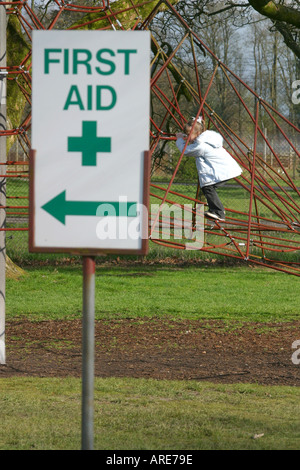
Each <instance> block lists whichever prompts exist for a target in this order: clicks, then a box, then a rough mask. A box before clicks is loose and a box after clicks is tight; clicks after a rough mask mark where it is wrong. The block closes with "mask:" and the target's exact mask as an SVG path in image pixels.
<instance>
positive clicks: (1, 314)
mask: <svg viewBox="0 0 300 470" xmlns="http://www.w3.org/2000/svg"><path fill="white" fill-rule="evenodd" d="M0 67H6V7H5V5H0ZM5 130H6V70H5V69H3V68H0V132H1V131H5ZM5 162H6V137H5V136H3V135H2V136H0V163H5ZM5 169H6V167H5V165H1V166H0V172H1V173H0V174H1V175H5V174H6V171H5ZM0 206H6V177H5V176H0ZM5 219H6V211H5V209H0V228H5V223H6V222H5ZM5 267H6V244H5V231H2V230H0V364H5V362H6V358H5Z"/></svg>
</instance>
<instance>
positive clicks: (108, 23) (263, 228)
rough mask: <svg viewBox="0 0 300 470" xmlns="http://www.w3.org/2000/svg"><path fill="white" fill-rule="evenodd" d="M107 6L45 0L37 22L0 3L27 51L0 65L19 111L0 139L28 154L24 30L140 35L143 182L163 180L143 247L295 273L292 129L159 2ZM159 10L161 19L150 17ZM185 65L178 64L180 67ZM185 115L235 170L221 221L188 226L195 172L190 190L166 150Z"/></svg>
mask: <svg viewBox="0 0 300 470" xmlns="http://www.w3.org/2000/svg"><path fill="white" fill-rule="evenodd" d="M114 3H115V2H111V3H110V2H109V1H100V2H98V4H97V5H93V6H87V5H83V4H82V5H76V4H72V3H67V2H65V1H64V0H60V1H58V0H54V1H53V2H52V4H51V5H52V7H51V8H52V9H51V15H50V19H49V15H47V21H46V20H45V17H46V16H44V17H43V15H42V14H41V11H39V14H38V13H37V12H36V11H35V10H33V9H32V8H31V6H30V5H31V3H30V2H29V1H27V0H23V1H20V2H19V1H16V2H0V5H3V4H4V5H6V8H7V14H8V15H15V16H16V17H17V19H18V21H19V24H20V25H21V30H22V34H23V36H24V38H25V39H24V40H25V41H26V43H27V46H28V48H27V51H26V54H25V55H24V57H22V60H21V62H20V63H19V64H14V65H10V66H8V67H6V68H5V69H4V68H3V67H2V69H1V68H0V73H1V72H2V73H3V72H4V73H5V74H6V77H7V80H8V81H14V82H15V83H16V84H17V86H18V87H19V90H20V92H21V93H22V94H23V96H24V97H25V99H26V101H27V103H28V109H29V110H28V113H27V115H26V116H25V117H24V118H23V120H22V122H21V123H20V125H19V126H18V127H16V128H12V129H9V130H6V131H0V135H6V136H17V137H18V139H20V140H21V141H22V146H23V147H24V151H25V153H26V154H27V155H28V153H29V149H30V121H31V114H30V99H31V47H30V41H31V32H32V30H33V29H53V28H62V25H63V27H64V29H99V30H106V29H111V30H127V29H131V30H141V29H150V31H151V33H152V45H151V48H152V56H151V64H150V66H151V83H150V87H151V110H152V113H151V116H150V148H151V152H152V171H153V178H152V179H153V180H155V177H158V175H159V177H160V179H161V173H160V171H161V169H162V168H163V167H164V168H165V169H167V171H164V175H165V176H166V175H168V181H167V182H161V183H154V182H153V183H152V184H151V202H152V206H151V216H150V227H149V233H150V238H151V240H152V241H153V242H154V243H157V244H160V245H164V246H167V247H171V248H176V249H181V250H185V249H196V250H200V251H202V252H208V253H213V254H219V255H222V256H226V257H231V258H235V259H238V260H243V261H246V262H251V263H255V264H259V265H263V266H267V267H269V268H273V269H276V270H280V271H283V272H286V273H290V274H294V275H297V276H300V260H299V248H300V198H299V196H300V190H299V187H297V183H296V178H295V168H297V165H298V163H299V157H300V154H299V150H298V149H299V135H300V134H299V133H300V130H299V129H298V128H297V126H296V125H295V124H293V123H292V122H290V121H289V120H288V119H287V117H286V116H285V115H284V112H282V111H281V112H280V111H278V110H276V109H275V108H274V107H273V106H271V105H270V104H269V103H268V102H267V101H265V100H264V99H263V98H262V97H261V96H258V94H257V93H256V92H255V90H253V89H251V88H250V87H249V86H248V85H247V83H245V82H244V81H243V80H242V79H241V78H239V77H238V76H237V74H235V73H234V72H233V71H232V70H230V68H229V67H228V66H227V65H226V64H225V63H223V62H222V61H221V60H220V59H219V58H218V57H217V56H216V55H215V54H214V52H213V51H212V50H211V49H210V48H209V47H208V46H207V45H206V44H205V42H204V41H203V40H202V38H201V37H199V35H198V34H196V33H195V32H194V31H193V30H192V29H191V28H190V27H189V25H188V24H187V23H186V22H185V20H184V19H183V18H182V17H181V16H180V14H179V13H178V11H177V10H176V8H175V7H173V6H172V5H171V4H170V3H169V2H168V1H167V0H166V1H161V2H158V3H156V5H155V6H153V2H149V1H144V2H142V1H140V2H137V1H136V0H135V1H133V0H129V1H128V2H126V7H124V2H123V3H122V5H123V6H122V8H120V9H119V10H117V9H116V6H115V5H117V4H119V2H116V3H115V5H114ZM162 5H163V6H164V12H163V13H160V12H159V8H161V7H162ZM71 14H72V15H74V16H72V18H71V17H70V15H71ZM76 15H77V16H76ZM71 19H72V21H71ZM168 24H169V25H170V24H171V25H172V28H168ZM162 30H164V39H163V42H162V39H161V37H162V34H161V31H162ZM174 31H176V34H174ZM187 63H188V66H186V65H184V64H187ZM208 64H210V65H209V67H208ZM220 80H221V81H222V83H223V84H224V86H226V89H227V91H228V93H230V96H231V97H232V103H235V104H234V106H238V107H239V122H236V123H234V122H229V121H230V120H229V121H228V120H226V119H225V118H224V113H223V112H222V111H223V110H222V107H220V103H219V101H218V96H217V92H218V87H217V84H218V83H220ZM225 114H226V113H225ZM191 115H194V116H202V117H203V119H204V122H205V126H206V128H207V129H214V130H216V131H217V132H219V133H220V134H221V135H222V137H223V139H224V143H225V146H226V148H227V150H228V151H229V152H230V154H231V155H232V157H233V158H234V159H235V160H236V161H237V162H238V163H239V165H240V166H241V167H242V168H243V173H242V175H241V176H240V177H239V178H237V179H236V180H235V181H233V183H234V184H233V185H232V187H230V191H227V193H226V190H225V189H224V190H223V191H225V192H224V193H223V192H222V197H224V198H225V200H224V202H225V204H224V205H226V207H225V209H226V222H225V223H224V222H222V223H220V222H210V221H209V220H207V219H203V218H201V217H200V219H199V218H198V220H197V217H198V215H199V214H200V213H201V211H200V212H199V209H200V208H203V207H204V206H205V205H206V201H205V199H204V198H203V196H202V194H201V190H200V188H199V185H198V184H197V173H196V171H195V172H194V174H193V176H192V179H193V184H190V185H187V184H186V183H184V184H183V182H182V181H181V182H180V178H179V176H180V173H181V169H182V168H183V167H184V166H185V165H186V157H184V155H183V154H181V155H179V153H178V151H177V150H176V147H175V144H174V140H175V133H176V132H178V131H179V130H181V129H183V127H184V124H185V123H186V122H187V120H188V119H189V118H190V116H191ZM266 120H267V121H268V122H269V125H271V126H272V129H273V133H272V138H268V136H267V133H266V131H265V125H264V123H265V122H266ZM49 125H50V126H51V123H49ZM241 127H242V128H243V129H244V130H243V132H241ZM245 136H246V137H245ZM274 136H275V137H276V138H274ZM283 143H284V145H285V149H286V150H285V152H284V155H282V150H281V149H282V148H283V147H282V145H283ZM297 143H298V144H297ZM286 155H288V156H289V158H290V160H291V161H292V162H293V165H292V166H293V171H291V168H290V167H288V165H287V164H286ZM292 173H293V174H292ZM8 176H9V175H8ZM226 198H227V199H226ZM241 202H242V208H241V207H240V206H241ZM166 207H168V208H169V209H170V208H171V209H172V211H173V212H172V214H171V213H170V210H169V212H167V213H166V211H165V209H166ZM199 220H200V223H199ZM198 232H199V233H198ZM200 232H201V236H200ZM197 235H199V236H197ZM200 239H201V244H200V245H199V243H198V244H197V241H199V240H200Z"/></svg>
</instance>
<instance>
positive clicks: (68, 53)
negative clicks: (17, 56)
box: [30, 31, 150, 254]
mask: <svg viewBox="0 0 300 470" xmlns="http://www.w3.org/2000/svg"><path fill="white" fill-rule="evenodd" d="M149 63H150V34H149V32H148V31H33V45H32V71H33V75H32V149H33V150H32V152H31V156H32V162H31V167H32V177H31V186H30V250H31V251H69V252H74V253H76V252H77V253H91V254H97V252H120V253H122V252H132V253H145V250H146V249H147V248H146V247H147V223H148V213H147V207H148V191H149V151H148V150H149V88H150V83H149Z"/></svg>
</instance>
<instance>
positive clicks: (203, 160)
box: [176, 131, 242, 188]
mask: <svg viewBox="0 0 300 470" xmlns="http://www.w3.org/2000/svg"><path fill="white" fill-rule="evenodd" d="M185 143H186V142H185V140H184V139H182V138H181V137H180V138H178V139H177V141H176V145H177V147H178V149H179V150H180V152H182V151H183V149H184V146H185ZM184 155H186V156H188V157H195V159H196V166H197V170H198V176H199V183H200V187H201V188H202V187H203V186H208V185H210V184H216V183H220V182H221V181H226V180H229V179H231V178H236V177H237V176H240V174H241V173H242V169H241V168H240V166H239V165H238V164H237V162H236V161H235V160H234V159H233V158H232V156H231V155H230V154H229V153H228V152H227V150H225V149H224V147H223V137H222V136H221V135H220V134H218V133H217V132H215V131H205V132H203V133H202V134H200V135H199V137H197V138H196V139H195V140H194V141H193V142H192V143H191V144H189V145H188V146H187V148H186V150H185V152H184Z"/></svg>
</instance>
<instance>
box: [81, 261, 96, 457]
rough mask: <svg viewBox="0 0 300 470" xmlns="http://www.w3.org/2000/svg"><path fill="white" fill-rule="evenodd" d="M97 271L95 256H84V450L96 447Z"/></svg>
mask: <svg viewBox="0 0 300 470" xmlns="http://www.w3.org/2000/svg"><path fill="white" fill-rule="evenodd" d="M95 271H96V263H95V258H94V257H89V256H83V312H82V450H93V447H94V361H95V359H94V349H95Z"/></svg>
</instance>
